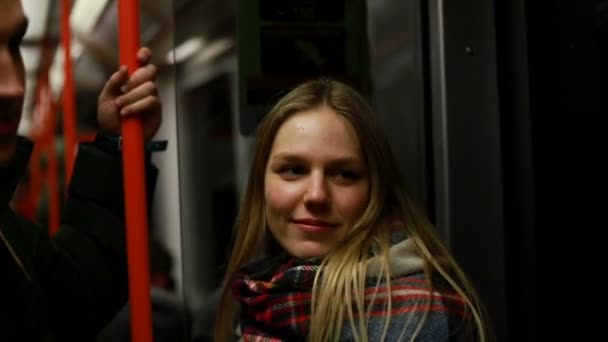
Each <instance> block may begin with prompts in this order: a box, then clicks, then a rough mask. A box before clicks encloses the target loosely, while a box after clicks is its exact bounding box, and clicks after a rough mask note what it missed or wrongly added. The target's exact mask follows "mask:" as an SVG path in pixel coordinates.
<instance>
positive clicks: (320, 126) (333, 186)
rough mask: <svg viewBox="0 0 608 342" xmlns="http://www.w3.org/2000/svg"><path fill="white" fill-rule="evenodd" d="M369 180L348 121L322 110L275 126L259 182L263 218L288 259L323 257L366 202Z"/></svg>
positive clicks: (298, 114)
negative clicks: (273, 137)
mask: <svg viewBox="0 0 608 342" xmlns="http://www.w3.org/2000/svg"><path fill="white" fill-rule="evenodd" d="M369 187H370V186H369V177H368V173H367V170H366V167H365V163H364V161H363V157H362V155H361V147H360V145H359V141H358V139H357V136H356V134H355V131H354V129H353V128H352V126H351V125H350V123H349V122H348V121H347V120H346V119H345V118H343V117H342V116H340V115H338V114H336V112H335V111H333V110H332V109H330V108H329V107H327V106H321V107H318V108H315V109H312V110H308V111H303V112H300V113H296V114H294V115H292V116H291V117H290V118H289V119H287V120H286V121H285V122H284V123H283V124H282V125H281V127H280V128H279V130H278V132H277V134H276V136H275V139H274V143H273V145H272V148H271V151H270V156H269V158H268V163H267V165H266V174H265V178H264V196H265V199H266V219H267V223H268V226H269V228H270V230H271V232H272V235H273V236H274V237H275V239H276V240H277V242H278V243H279V244H280V245H281V246H282V247H283V248H284V249H285V250H286V251H287V252H288V253H289V254H291V255H292V256H294V257H297V258H302V259H305V258H312V257H318V256H322V255H324V254H326V253H327V252H328V251H330V250H331V248H332V247H333V246H335V244H336V243H337V241H338V240H339V239H340V238H341V237H342V236H343V235H344V233H345V231H346V230H347V229H350V228H351V227H352V224H353V223H354V222H355V221H356V220H357V219H358V218H359V216H361V214H362V213H363V211H364V210H365V208H366V207H367V204H368V202H369Z"/></svg>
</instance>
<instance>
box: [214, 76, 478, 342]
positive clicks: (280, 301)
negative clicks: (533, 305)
mask: <svg viewBox="0 0 608 342" xmlns="http://www.w3.org/2000/svg"><path fill="white" fill-rule="evenodd" d="M257 139H258V142H257V149H256V154H255V157H254V159H253V163H252V166H251V172H250V176H249V183H248V186H247V191H246V194H245V198H244V203H243V205H242V207H241V211H240V214H239V218H238V221H237V224H236V239H235V244H234V246H233V250H232V255H231V257H230V261H229V263H228V267H227V272H226V278H225V282H224V284H226V285H225V287H224V288H223V293H222V298H221V301H220V306H219V310H218V315H217V322H216V323H217V324H216V330H215V340H216V341H229V340H232V339H234V338H235V336H234V335H235V331H238V332H240V334H241V338H242V339H243V340H245V341H304V340H306V341H338V340H341V341H343V340H355V341H413V340H416V341H448V340H466V341H471V340H479V341H487V340H489V336H490V334H489V332H488V323H487V320H488V319H487V317H486V315H485V313H484V309H483V305H482V303H481V302H480V300H479V298H478V297H477V295H476V293H475V290H474V288H473V286H472V285H471V283H470V282H469V280H468V279H467V278H466V276H465V274H464V273H463V271H462V270H461V268H460V267H459V266H458V264H457V263H456V261H455V260H454V258H453V257H452V256H451V255H450V253H449V251H448V250H447V249H446V248H445V247H444V245H443V244H442V242H441V241H440V240H439V238H438V237H437V235H436V232H435V230H434V227H433V226H432V225H431V224H430V223H429V221H428V219H427V218H426V217H425V216H424V215H423V214H422V213H421V212H420V211H419V210H418V209H416V206H415V205H414V203H412V201H411V199H410V198H409V197H408V196H407V194H406V193H405V191H404V187H403V184H402V181H401V176H400V174H399V171H398V167H397V163H396V161H395V159H394V157H393V155H392V152H391V149H390V146H389V144H388V142H387V140H386V138H385V137H384V136H383V133H382V131H381V129H380V127H379V124H378V123H377V122H376V120H375V118H374V116H373V113H372V110H371V108H370V107H369V105H368V104H367V103H366V102H365V101H364V100H363V99H362V97H361V96H360V95H359V94H357V92H356V91H354V90H353V89H352V88H350V87H349V86H347V85H345V84H342V83H339V82H336V81H332V80H328V79H320V80H314V81H309V82H307V83H304V84H302V85H300V86H298V87H297V88H295V89H294V90H292V91H291V92H289V93H288V94H287V95H285V96H284V97H283V98H282V99H281V100H279V102H278V103H277V104H276V105H275V106H274V108H273V109H272V110H271V111H270V113H268V114H267V115H266V117H265V118H264V120H263V121H262V122H261V124H260V127H259V129H258V136H257Z"/></svg>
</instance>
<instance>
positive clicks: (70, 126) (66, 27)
mask: <svg viewBox="0 0 608 342" xmlns="http://www.w3.org/2000/svg"><path fill="white" fill-rule="evenodd" d="M70 12H71V1H70V0H62V1H61V44H62V46H63V55H64V68H65V80H64V86H63V134H64V141H65V179H66V184H68V182H69V180H70V178H71V176H72V167H73V166H74V157H75V154H76V102H75V100H74V76H73V72H72V52H71V48H70V44H71V42H72V38H71V33H70Z"/></svg>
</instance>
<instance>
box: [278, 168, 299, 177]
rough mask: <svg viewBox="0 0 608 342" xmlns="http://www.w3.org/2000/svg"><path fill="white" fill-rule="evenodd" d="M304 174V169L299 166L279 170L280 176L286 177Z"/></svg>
mask: <svg viewBox="0 0 608 342" xmlns="http://www.w3.org/2000/svg"><path fill="white" fill-rule="evenodd" d="M303 173H304V168H302V167H299V166H285V167H282V168H279V174H280V175H282V176H284V177H295V176H299V175H301V174H303Z"/></svg>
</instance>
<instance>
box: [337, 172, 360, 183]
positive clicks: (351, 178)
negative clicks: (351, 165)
mask: <svg viewBox="0 0 608 342" xmlns="http://www.w3.org/2000/svg"><path fill="white" fill-rule="evenodd" d="M339 175H340V177H341V178H343V179H345V180H349V181H354V180H357V179H358V178H359V174H357V173H356V172H355V171H352V170H342V171H340V173H339Z"/></svg>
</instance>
